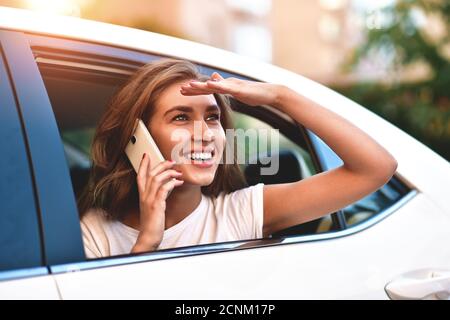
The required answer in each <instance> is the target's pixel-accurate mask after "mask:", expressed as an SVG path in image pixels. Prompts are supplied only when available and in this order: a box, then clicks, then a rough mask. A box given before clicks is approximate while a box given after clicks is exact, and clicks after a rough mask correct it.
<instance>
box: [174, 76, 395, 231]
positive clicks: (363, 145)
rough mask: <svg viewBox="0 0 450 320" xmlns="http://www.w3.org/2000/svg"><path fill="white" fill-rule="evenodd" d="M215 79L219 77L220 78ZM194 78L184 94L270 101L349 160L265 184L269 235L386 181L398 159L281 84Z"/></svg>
mask: <svg viewBox="0 0 450 320" xmlns="http://www.w3.org/2000/svg"><path fill="white" fill-rule="evenodd" d="M214 78H215V79H214ZM213 79H214V80H215V81H207V82H206V83H200V82H191V83H190V84H188V85H186V86H183V90H184V92H183V91H182V93H183V94H207V93H212V92H219V93H228V94H231V95H233V96H234V97H235V98H236V99H238V100H240V101H242V102H244V103H247V104H249V105H259V104H268V105H272V106H273V107H275V108H277V109H279V110H281V111H283V112H285V113H286V114H288V115H289V116H291V117H292V118H293V119H294V120H296V121H297V122H299V123H301V124H302V125H303V126H305V127H306V128H308V129H310V130H311V131H312V132H314V133H315V134H316V135H317V136H319V137H320V138H321V139H322V140H323V141H324V142H325V143H326V144H327V145H328V146H329V147H330V148H331V149H333V151H334V152H335V153H336V154H337V155H338V156H339V157H340V158H341V159H342V160H343V162H344V164H343V165H342V166H340V167H338V168H336V169H333V170H330V171H327V172H322V173H320V174H317V175H314V176H312V177H310V178H307V179H304V180H300V181H297V182H293V183H285V184H275V185H265V186H264V235H265V236H266V235H269V234H271V233H273V232H275V231H277V230H280V229H284V228H287V227H290V226H293V225H297V224H300V223H303V222H307V221H310V220H314V219H317V218H319V217H321V216H323V215H326V214H329V213H332V212H335V211H337V210H339V209H341V208H343V207H345V206H347V205H349V204H351V203H354V202H355V201H357V200H359V199H361V198H363V197H365V196H366V195H368V194H370V193H372V192H373V191H375V190H377V189H378V188H380V187H381V186H382V185H383V184H385V183H386V182H387V181H388V180H389V179H390V178H391V177H392V175H393V174H394V172H395V170H396V168H397V162H396V160H395V159H394V158H393V157H392V155H391V154H389V152H388V151H386V150H385V149H384V148H383V147H382V146H381V145H379V144H378V143H377V142H376V141H375V140H373V139H372V138H371V137H370V136H369V135H367V134H366V133H364V132H363V131H362V130H360V129H359V128H357V127H356V126H354V125H353V124H351V123H350V122H349V121H347V120H346V119H344V118H342V117H341V116H339V115H338V114H336V113H334V112H332V111H330V110H328V109H326V108H324V107H322V106H320V105H318V104H316V103H315V102H313V101H311V100H309V99H307V98H305V97H303V96H301V95H299V94H298V93H296V92H294V91H293V90H291V89H289V88H287V87H285V86H281V85H275V84H267V83H258V82H252V81H245V80H240V79H233V78H228V79H223V78H221V77H218V75H217V74H214V75H213Z"/></svg>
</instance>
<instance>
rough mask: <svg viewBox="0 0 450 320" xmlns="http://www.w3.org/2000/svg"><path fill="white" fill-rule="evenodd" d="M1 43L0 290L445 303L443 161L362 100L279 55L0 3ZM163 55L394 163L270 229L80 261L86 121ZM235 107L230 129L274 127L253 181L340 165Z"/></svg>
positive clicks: (257, 112)
mask: <svg viewBox="0 0 450 320" xmlns="http://www.w3.org/2000/svg"><path fill="white" fill-rule="evenodd" d="M0 47H1V51H0V54H1V58H0V150H1V154H2V156H1V157H0V298H1V299H15V298H38V299H90V298H92V299H95V298H101V299H103V298H106V299H109V298H112V299H116V298H118V299H120V298H124V299H135V298H138V299H140V298H143V299H388V298H395V299H397V298H400V299H401V298H413V299H419V298H430V299H448V298H449V294H450V272H449V270H450V246H449V245H450V200H449V198H450V164H449V163H448V162H447V161H446V160H444V159H443V158H442V157H440V156H439V155H437V154H436V153H435V152H433V151H432V150H430V149H429V148H427V147H426V146H424V145H423V144H421V143H420V142H418V141H417V140H415V139H413V138H412V137H410V136H409V135H407V134H406V133H405V132H403V131H401V130H399V129H398V128H396V127H395V126H393V125H392V124H390V123H388V122H387V121H385V120H383V119H382V118H380V117H378V116H377V115H375V114H373V113H372V112H370V111H368V110H367V109H365V108H364V107H362V106H360V105H358V104H357V103H355V102H353V101H351V100H349V99H347V98H345V97H343V96H341V95H339V94H338V93H336V92H334V91H332V90H330V89H328V88H326V87H324V86H322V85H320V84H318V83H315V82H314V81H311V80H309V79H306V78H304V77H302V76H300V75H298V74H295V73H293V72H290V71H287V70H283V69H281V68H278V67H275V66H273V65H269V64H264V63H261V62H257V61H253V60H251V59H248V58H245V57H241V56H238V55H236V54H233V53H230V52H226V51H223V50H219V49H216V48H212V47H209V46H206V45H201V44H197V43H193V42H189V41H185V40H181V39H176V38H171V37H167V36H163V35H159V34H154V33H150V32H146V31H142V30H136V29H130V28H125V27H120V26H115V25H109V24H104V23H98V22H93V21H86V20H81V19H77V18H70V17H58V16H45V15H40V14H36V13H32V12H29V11H25V10H19V9H11V8H0ZM162 57H176V58H182V59H188V60H190V61H193V62H194V63H196V64H197V65H199V66H200V67H201V68H202V70H203V71H204V72H205V73H207V74H210V73H211V72H213V71H218V72H220V73H221V74H222V75H223V76H225V77H227V76H234V77H240V78H245V79H254V80H258V81H265V82H273V83H279V84H284V85H287V86H289V87H291V88H292V89H294V90H296V91H297V92H299V93H300V94H302V95H304V96H306V97H308V98H310V99H311V100H314V101H316V102H317V103H320V104H321V105H323V106H324V107H326V108H329V109H331V110H333V111H334V112H336V113H338V114H340V115H341V116H343V117H345V118H346V119H348V120H349V121H350V122H352V123H353V124H355V125H356V126H358V127H359V128H361V129H362V130H364V131H365V132H367V133H368V134H369V135H370V136H372V137H373V138H374V139H375V140H376V141H378V142H379V143H380V144H381V145H383V147H385V148H386V149H387V150H388V151H389V152H390V153H391V154H392V155H393V156H394V157H395V158H396V160H397V161H398V169H397V172H396V173H395V175H394V177H393V178H392V179H391V180H390V181H389V182H388V183H387V184H386V185H384V186H383V187H382V188H380V189H379V190H377V191H376V192H374V193H373V194H371V195H370V196H368V197H366V198H364V199H362V200H361V201H358V202H357V203H354V204H353V205H351V206H349V207H346V208H344V209H343V210H341V211H339V212H336V213H333V214H331V215H329V216H326V217H324V218H321V219H318V220H316V221H312V222H309V223H305V224H302V225H298V226H295V227H292V228H289V229H286V230H281V231H279V232H277V233H276V234H273V235H272V236H271V237H269V238H266V239H258V240H249V241H238V242H228V243H215V244H209V245H200V246H193V247H184V248H177V249H169V250H162V251H156V252H151V253H146V254H139V255H124V256H118V257H117V256H115V257H109V258H103V259H97V260H87V259H86V258H85V255H84V251H83V244H82V239H81V233H80V224H79V217H78V210H77V207H76V201H75V199H76V196H77V195H78V194H79V191H80V190H81V188H83V187H84V185H85V183H86V177H87V174H88V170H89V166H90V160H89V144H90V141H91V138H92V134H93V129H94V128H95V126H96V123H97V121H98V119H99V116H100V115H101V113H102V111H103V108H104V106H105V103H106V102H107V101H108V99H109V98H110V97H111V95H112V94H113V93H114V92H115V90H116V89H117V88H118V86H120V85H121V84H123V83H124V82H125V81H126V79H127V78H128V77H129V75H130V74H131V73H132V72H133V71H134V70H136V69H137V68H138V67H140V66H142V65H143V64H145V63H147V62H149V61H151V60H154V59H160V58H162ZM232 103H233V109H234V117H235V120H236V124H237V126H239V127H242V128H246V127H264V128H276V129H279V132H280V136H281V145H280V146H281V148H280V152H279V154H277V155H276V156H279V157H280V170H279V172H278V174H276V175H274V176H260V175H259V174H258V170H256V169H258V168H259V165H258V164H253V165H251V164H250V165H248V166H245V167H244V169H245V174H246V176H247V178H248V181H249V183H250V184H254V183H257V182H264V183H267V184H269V183H278V182H286V181H296V180H299V179H302V178H305V177H308V176H309V175H312V174H315V173H318V172H321V171H324V170H329V169H331V168H335V167H336V166H339V165H340V164H341V163H342V162H341V160H340V159H339V158H338V157H337V156H336V155H335V154H334V152H333V151H332V150H331V149H329V148H328V147H327V146H326V145H325V144H324V143H323V141H321V140H320V139H319V138H318V137H317V136H315V135H314V134H313V133H312V132H310V131H309V130H306V129H305V128H304V127H302V126H301V125H298V124H297V123H295V122H294V121H293V120H292V119H291V118H289V117H288V116H286V115H285V114H282V113H280V112H277V110H275V109H273V108H271V107H269V106H261V107H258V108H249V107H248V106H246V105H244V104H242V103H238V102H236V101H232ZM250 156H254V157H257V156H258V155H255V154H251V155H250ZM272 156H273V155H272ZM342 187H343V188H345V186H342Z"/></svg>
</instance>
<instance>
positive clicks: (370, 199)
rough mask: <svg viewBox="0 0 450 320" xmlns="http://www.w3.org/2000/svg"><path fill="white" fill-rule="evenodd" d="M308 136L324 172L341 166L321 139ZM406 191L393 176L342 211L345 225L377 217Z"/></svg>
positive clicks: (311, 134)
mask: <svg viewBox="0 0 450 320" xmlns="http://www.w3.org/2000/svg"><path fill="white" fill-rule="evenodd" d="M309 135H310V137H311V140H312V141H313V144H314V145H315V146H316V149H317V150H318V154H319V159H320V162H321V164H322V166H323V168H324V170H325V171H326V170H332V169H334V168H337V167H339V166H341V165H342V164H343V161H342V160H341V159H340V158H339V156H338V155H337V154H336V153H335V152H334V151H333V150H332V149H331V148H330V147H328V146H327V145H326V144H325V142H324V141H323V140H322V139H320V138H319V137H317V136H316V135H314V134H313V133H311V132H309ZM408 191H409V189H408V187H407V186H406V185H405V184H403V183H402V182H401V181H400V180H399V179H398V178H397V177H396V176H395V175H394V176H393V177H392V179H391V180H390V181H389V182H388V183H386V184H385V185H384V186H382V187H381V188H379V189H378V190H376V191H375V192H373V193H371V194H369V195H368V196H366V197H364V198H362V199H360V200H359V201H357V202H355V203H352V204H351V205H349V206H347V207H345V208H344V209H342V213H343V215H344V219H345V223H346V225H347V226H348V227H351V226H355V225H357V224H359V223H362V222H364V221H367V220H369V219H371V218H373V217H375V216H377V215H378V214H380V213H382V212H383V211H385V210H386V209H387V208H389V207H391V206H392V205H393V204H395V203H397V202H398V201H399V200H400V199H402V198H403V196H404V195H406V194H407V193H408Z"/></svg>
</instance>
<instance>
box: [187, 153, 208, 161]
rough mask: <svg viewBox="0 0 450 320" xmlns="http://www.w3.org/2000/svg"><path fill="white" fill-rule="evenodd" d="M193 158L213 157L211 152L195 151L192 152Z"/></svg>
mask: <svg viewBox="0 0 450 320" xmlns="http://www.w3.org/2000/svg"><path fill="white" fill-rule="evenodd" d="M190 157H191V160H210V159H211V158H212V153H211V152H193V153H191V154H190Z"/></svg>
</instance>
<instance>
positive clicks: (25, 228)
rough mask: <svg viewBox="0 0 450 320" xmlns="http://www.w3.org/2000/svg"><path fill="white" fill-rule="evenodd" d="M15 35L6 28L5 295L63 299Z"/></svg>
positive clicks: (1, 182)
mask: <svg viewBox="0 0 450 320" xmlns="http://www.w3.org/2000/svg"><path fill="white" fill-rule="evenodd" d="M15 36H16V33H14V32H6V31H2V30H0V150H1V155H2V156H1V157H0V299H59V294H58V291H57V287H56V283H55V281H54V279H53V278H52V276H51V275H49V271H48V269H47V268H46V267H45V251H44V248H43V245H42V241H43V239H42V236H41V229H40V227H39V226H40V217H39V214H38V212H39V209H38V205H37V203H36V189H35V180H34V176H33V171H32V170H31V163H30V153H29V149H28V141H27V140H26V139H24V136H25V135H24V131H23V130H24V128H23V126H22V122H21V118H20V112H18V111H19V110H21V107H22V106H23V105H22V103H23V102H24V98H25V97H24V89H25V90H26V88H24V87H23V86H30V88H29V89H30V90H31V91H32V90H33V84H32V83H26V82H27V81H24V80H25V79H24V77H25V78H26V73H27V70H26V66H21V70H17V67H18V65H20V64H21V61H22V60H21V59H22V55H21V54H18V52H19V51H20V50H21V49H20V45H19V44H18V43H17V42H16V37H15ZM22 67H23V69H22ZM19 73H20V74H19ZM30 98H31V97H30Z"/></svg>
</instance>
